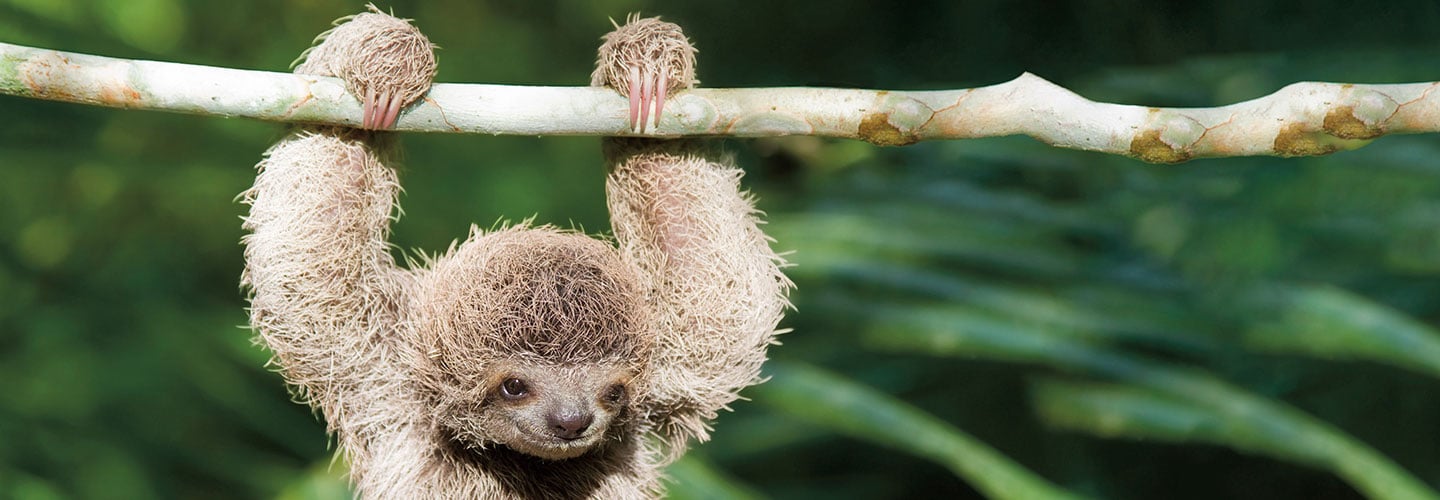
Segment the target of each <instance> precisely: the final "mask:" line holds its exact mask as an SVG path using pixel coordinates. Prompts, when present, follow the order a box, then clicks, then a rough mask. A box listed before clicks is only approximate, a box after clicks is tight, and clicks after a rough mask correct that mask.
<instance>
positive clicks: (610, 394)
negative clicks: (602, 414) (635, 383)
mask: <svg viewBox="0 0 1440 500" xmlns="http://www.w3.org/2000/svg"><path fill="white" fill-rule="evenodd" d="M622 399H625V385H624V384H615V385H612V386H610V390H608V391H606V392H605V400H606V401H609V402H611V403H619V402H620V400H622Z"/></svg>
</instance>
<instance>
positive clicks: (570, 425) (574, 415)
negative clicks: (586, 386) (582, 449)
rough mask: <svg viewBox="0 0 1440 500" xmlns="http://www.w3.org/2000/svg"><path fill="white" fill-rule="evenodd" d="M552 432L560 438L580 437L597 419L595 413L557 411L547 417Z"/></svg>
mask: <svg viewBox="0 0 1440 500" xmlns="http://www.w3.org/2000/svg"><path fill="white" fill-rule="evenodd" d="M546 420H547V422H548V423H549V424H550V432H551V433H552V434H554V435H555V437H558V438H560V439H579V438H580V436H582V435H584V434H585V429H589V428H590V423H591V422H594V421H595V415H594V414H591V413H588V412H567V411H557V412H554V413H551V414H550V416H549V417H548V418H547V419H546Z"/></svg>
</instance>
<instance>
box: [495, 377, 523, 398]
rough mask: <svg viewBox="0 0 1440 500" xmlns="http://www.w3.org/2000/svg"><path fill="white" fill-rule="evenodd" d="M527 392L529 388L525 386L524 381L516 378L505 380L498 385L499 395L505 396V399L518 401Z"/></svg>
mask: <svg viewBox="0 0 1440 500" xmlns="http://www.w3.org/2000/svg"><path fill="white" fill-rule="evenodd" d="M528 392H530V388H529V387H526V386H525V381H524V380H520V379H518V378H507V379H505V381H504V382H502V383H501V384H500V395H501V396H505V399H520V398H522V397H525V394H526V393H528Z"/></svg>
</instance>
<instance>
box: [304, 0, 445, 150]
mask: <svg viewBox="0 0 1440 500" xmlns="http://www.w3.org/2000/svg"><path fill="white" fill-rule="evenodd" d="M367 7H368V8H369V10H370V12H362V13H360V14H356V15H353V16H347V17H342V18H340V19H337V20H335V28H333V29H331V30H330V31H326V32H324V33H321V34H320V36H317V37H315V41H316V42H318V43H317V44H316V45H315V46H314V47H311V48H310V49H308V50H306V51H305V52H303V53H301V54H300V59H297V60H296V62H297V63H299V64H298V65H296V66H295V72H296V73H303V74H307V75H320V76H335V77H339V78H341V79H342V80H344V81H345V90H348V91H349V92H350V95H353V96H356V97H358V98H360V101H361V108H362V109H363V110H364V118H363V120H362V124H361V126H362V128H366V129H379V130H384V129H388V128H390V127H391V126H392V125H394V124H395V120H396V119H397V118H399V115H400V110H401V109H402V108H404V107H405V106H408V105H410V104H411V103H413V102H415V101H416V100H418V99H420V98H421V97H423V96H424V95H425V93H426V92H429V91H430V82H431V80H433V79H434V78H435V71H436V68H437V67H438V66H437V65H436V64H435V45H434V44H431V43H430V39H428V38H426V37H425V34H423V33H421V32H420V30H418V29H416V28H415V26H413V25H411V24H410V23H409V22H407V21H406V20H404V19H398V18H395V17H393V16H389V15H386V14H385V13H383V12H381V11H380V9H379V8H376V7H375V5H374V4H371V5H368V6H367ZM301 61H304V62H301Z"/></svg>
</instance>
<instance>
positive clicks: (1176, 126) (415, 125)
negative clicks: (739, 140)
mask: <svg viewBox="0 0 1440 500" xmlns="http://www.w3.org/2000/svg"><path fill="white" fill-rule="evenodd" d="M1437 85H1440V82H1429V83H1409V84H1386V85H1360V84H1336V83H1319V82H1303V83H1295V84H1291V85H1289V86H1286V87H1285V88H1282V89H1280V90H1279V91H1277V92H1275V93H1273V94H1270V95H1268V96H1264V97H1260V98H1257V99H1253V100H1250V101H1245V102H1241V103H1237V104H1232V105H1229V106H1220V107H1213V108H1152V107H1145V106H1131V105H1124V104H1109V103H1098V102H1093V101H1090V100H1087V99H1085V98H1083V97H1080V96H1079V95H1076V94H1075V93H1073V92H1071V91H1069V90H1066V89H1065V88H1062V87H1060V86H1058V85H1055V84H1053V83H1050V82H1048V81H1046V80H1044V79H1042V78H1040V77H1038V76H1035V75H1031V74H1029V73H1026V74H1023V75H1021V76H1020V77H1019V78H1016V79H1014V80H1011V81H1009V82H1005V83H1001V84H998V85H991V86H988V87H978V88H973V89H961V90H944V91H921V92H900V91H884V90H853V89H825V88H755V89H695V90H690V91H687V92H683V93H681V94H678V95H676V96H674V98H673V101H672V103H670V104H667V105H666V106H665V110H666V114H665V116H664V117H663V119H662V120H661V121H660V125H659V126H658V127H655V128H654V129H652V130H650V131H649V132H648V133H646V134H636V133H634V132H632V131H631V130H630V129H629V127H628V126H627V125H628V124H627V116H628V115H627V113H628V110H629V108H628V104H627V102H626V100H625V99H624V98H623V97H621V96H620V95H619V94H618V93H615V92H613V91H610V90H607V89H597V88H591V87H532V86H512V85H478V84H438V85H435V86H434V87H433V88H432V90H431V91H430V94H429V95H428V96H427V97H426V98H425V100H424V102H422V103H419V104H416V105H415V106H412V107H411V108H410V109H409V110H408V111H407V112H405V113H404V114H402V116H401V117H400V121H399V123H398V124H397V125H396V129H397V130H408V131H422V132H458V133H483V134H514V135H612V136H613V135H620V136H648V137H679V136H732V137H764V136H781V135H816V136H825V137H841V138H847V139H859V140H864V141H867V142H871V143H874V144H879V145H886V146H899V145H907V144H913V143H915V142H919V141H923V140H934V139H972V138H979V137H996V136H1005V135H1015V134H1023V135H1027V136H1030V137H1033V138H1035V139H1037V140H1039V141H1041V142H1044V143H1046V144H1050V145H1053V146H1058V147H1063V148H1071V149H1081V150H1087V151H1099V152H1104V153H1111V154H1119V155H1124V156H1129V157H1132V158H1136V159H1139V160H1142V161H1147V162H1152V163H1178V162H1183V161H1187V160H1190V159H1194V158H1204V157H1223V156H1256V155H1275V156H1308V155H1323V154H1329V153H1333V152H1336V151H1342V150H1349V149H1355V148H1358V147H1360V146H1363V145H1365V144H1367V143H1368V142H1369V141H1370V140H1371V139H1374V138H1376V137H1379V136H1381V135H1384V134H1387V133H1419V132H1437V131H1440V97H1436V96H1432V95H1431V94H1432V91H1433V90H1435V88H1436V86H1437ZM0 94H10V95H16V96H22V97H31V98H37V99H49V100H56V101H66V102H76V103H82V104H92V105H99V106H110V107H117V108H128V109H152V110H162V111H173V112H180V113H192V114H205V115H218V116H240V117H246V118H256V119H261V120H270V121H280V122H297V123H325V124H336V125H350V126H358V125H359V123H360V120H359V117H360V114H361V113H360V106H359V104H358V103H357V102H356V101H355V99H354V98H352V97H350V96H349V94H347V93H345V90H344V87H343V86H342V85H341V83H340V81H339V80H337V79H334V78H325V77H315V76H309V75H296V74H291V73H272V72H263V71H247V70H236V69H227V68H215V67H208V66H196V65H188V64H176V63H165V62H154V61H134V60H126V59H114V58H108V57H101V56H92V55H85V54H75V53H69V52H60V51H54V50H48V49H37V48H31V47H24V46H19V45H11V44H5V43H0Z"/></svg>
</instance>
